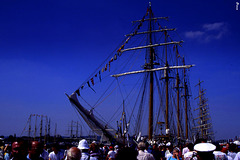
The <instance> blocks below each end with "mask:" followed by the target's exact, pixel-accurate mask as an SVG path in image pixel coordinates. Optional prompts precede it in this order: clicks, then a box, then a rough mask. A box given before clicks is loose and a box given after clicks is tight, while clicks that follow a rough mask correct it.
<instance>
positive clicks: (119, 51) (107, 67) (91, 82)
mask: <svg viewBox="0 0 240 160" xmlns="http://www.w3.org/2000/svg"><path fill="white" fill-rule="evenodd" d="M148 13H149V10H147V13H146V14H145V15H144V16H143V18H142V19H141V21H140V23H139V24H138V26H137V28H136V29H135V31H134V32H133V34H131V35H129V36H128V38H127V39H126V40H125V41H124V43H123V44H122V45H121V46H120V48H119V49H117V53H116V54H115V55H114V56H113V57H112V58H111V59H110V60H109V61H108V62H107V63H106V64H105V65H104V66H103V67H102V69H100V70H99V71H98V72H97V73H96V74H93V76H92V77H91V78H90V79H89V80H87V81H86V82H85V83H83V84H82V85H81V86H80V87H79V88H78V89H77V90H76V91H75V92H74V93H77V94H78V96H80V89H81V90H82V89H83V88H85V86H86V85H87V86H88V87H89V88H91V89H92V90H93V91H94V92H95V90H94V89H93V88H92V86H94V85H95V80H96V78H97V77H98V79H99V81H100V82H101V81H102V73H103V72H106V71H107V70H109V72H110V68H111V63H112V62H114V61H116V60H117V59H118V57H120V56H121V55H122V50H123V49H124V47H125V45H126V44H127V43H128V42H129V40H130V39H131V37H132V36H134V35H136V34H137V33H138V30H139V29H140V28H141V27H142V24H143V22H144V20H145V17H146V16H147V15H148ZM155 23H158V22H157V20H156V21H155ZM158 26H159V29H161V28H162V27H161V25H160V24H159V23H158ZM165 34H167V33H165ZM173 49H176V51H177V47H176V45H174V48H173ZM177 53H178V51H177ZM178 55H179V54H178ZM179 56H180V55H179Z"/></svg>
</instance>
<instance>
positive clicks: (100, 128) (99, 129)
mask: <svg viewBox="0 0 240 160" xmlns="http://www.w3.org/2000/svg"><path fill="white" fill-rule="evenodd" d="M67 96H68V95H67ZM68 99H69V100H70V102H71V104H72V105H73V106H74V107H75V108H76V110H77V111H78V112H79V114H80V115H81V116H82V118H83V119H84V121H85V122H86V123H87V124H88V126H89V127H90V128H91V129H92V130H93V131H94V132H95V133H97V134H98V135H103V136H104V138H105V139H108V140H109V141H111V142H114V141H116V139H115V138H114V135H115V133H116V132H117V131H116V130H115V129H113V128H109V127H108V126H107V125H106V124H104V122H101V120H100V119H99V118H97V117H96V116H95V115H93V113H92V111H91V110H90V111H88V110H87V109H85V108H84V107H83V106H82V105H81V104H80V102H79V101H78V99H77V95H76V93H75V92H74V93H73V94H72V95H70V96H68ZM117 141H120V140H117Z"/></svg>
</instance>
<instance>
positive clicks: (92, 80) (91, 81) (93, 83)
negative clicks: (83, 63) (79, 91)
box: [91, 78, 94, 86]
mask: <svg viewBox="0 0 240 160" xmlns="http://www.w3.org/2000/svg"><path fill="white" fill-rule="evenodd" d="M91 82H92V85H93V86H94V80H93V78H91Z"/></svg>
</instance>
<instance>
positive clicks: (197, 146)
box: [194, 143, 216, 152]
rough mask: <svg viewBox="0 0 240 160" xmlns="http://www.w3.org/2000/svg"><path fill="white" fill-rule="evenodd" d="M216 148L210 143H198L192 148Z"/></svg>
mask: <svg viewBox="0 0 240 160" xmlns="http://www.w3.org/2000/svg"><path fill="white" fill-rule="evenodd" d="M215 149H216V146H215V145H213V144H212V143H198V144H196V145H195V146H194V150H196V151H198V152H212V151H214V150H215Z"/></svg>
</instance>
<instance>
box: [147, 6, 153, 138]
mask: <svg viewBox="0 0 240 160" xmlns="http://www.w3.org/2000/svg"><path fill="white" fill-rule="evenodd" d="M149 45H152V9H151V2H149ZM149 56H150V64H149V65H150V69H153V58H154V57H153V47H151V48H150V53H149ZM152 134H153V72H150V95H149V121H148V138H149V139H150V140H151V139H152Z"/></svg>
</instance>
